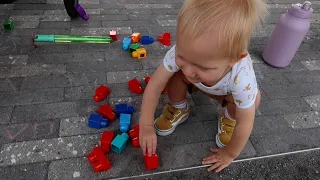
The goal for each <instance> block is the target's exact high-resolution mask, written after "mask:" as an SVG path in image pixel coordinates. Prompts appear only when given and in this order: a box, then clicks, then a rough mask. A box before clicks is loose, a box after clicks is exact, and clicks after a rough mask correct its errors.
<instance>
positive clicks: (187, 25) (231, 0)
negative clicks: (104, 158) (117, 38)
mask: <svg viewBox="0 0 320 180" xmlns="http://www.w3.org/2000/svg"><path fill="white" fill-rule="evenodd" d="M266 13H267V6H266V4H265V2H264V1H263V0H185V2H184V4H183V6H182V8H181V10H180V12H179V15H178V24H177V36H176V44H175V45H174V46H173V47H172V48H171V49H170V50H169V51H168V52H167V54H166V55H165V57H164V60H163V63H161V65H160V66H159V67H158V68H157V70H156V71H155V72H154V74H153V75H152V77H151V80H150V81H149V83H148V85H147V87H146V89H145V92H144V94H143V99H142V107H141V117H140V121H139V124H140V145H141V148H142V150H143V153H144V154H146V152H148V155H149V156H150V155H151V154H153V153H155V152H156V145H157V135H156V134H158V135H160V136H167V135H169V134H171V133H172V132H174V130H175V128H177V126H178V125H179V124H181V123H182V122H184V121H185V120H186V119H187V118H188V116H189V114H190V107H189V106H188V104H187V101H186V94H187V92H189V93H192V92H194V91H197V90H200V91H202V92H203V93H205V94H206V95H207V96H208V97H210V98H214V99H216V100H218V102H219V103H220V104H221V105H222V107H224V111H223V112H222V113H221V114H220V115H219V119H218V133H217V134H216V137H215V139H216V144H217V146H218V147H219V148H211V149H210V150H211V151H212V152H213V155H211V156H209V157H206V158H204V159H203V160H202V163H203V164H212V166H211V167H210V168H209V169H208V171H211V170H213V169H216V172H219V171H221V170H222V169H223V168H225V167H227V166H228V165H230V164H231V162H232V161H233V160H234V159H235V158H236V157H237V156H238V155H239V154H240V152H241V151H242V149H243V148H244V146H245V144H246V143H247V141H248V138H249V136H250V134H251V131H252V128H253V122H254V118H255V110H256V109H257V107H258V105H259V103H260V91H259V89H258V87H257V81H256V77H255V73H254V69H253V66H252V61H251V58H250V55H249V53H248V51H247V48H248V44H249V41H250V36H251V35H252V32H253V30H254V28H255V26H256V25H257V24H258V23H260V22H261V20H263V18H264V16H265V15H266ZM165 86H166V87H167V93H168V97H169V100H170V104H167V105H166V106H165V107H164V109H163V113H162V115H161V116H160V117H158V118H157V119H156V120H155V121H154V113H155V110H156V107H157V105H158V102H159V97H160V95H161V91H162V90H163V88H164V87H165ZM190 133H192V132H190Z"/></svg>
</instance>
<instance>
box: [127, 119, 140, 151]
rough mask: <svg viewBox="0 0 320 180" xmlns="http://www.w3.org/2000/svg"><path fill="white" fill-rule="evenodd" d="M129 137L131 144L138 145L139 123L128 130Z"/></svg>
mask: <svg viewBox="0 0 320 180" xmlns="http://www.w3.org/2000/svg"><path fill="white" fill-rule="evenodd" d="M129 137H130V139H131V142H132V145H133V146H134V147H139V146H140V142H139V124H136V125H135V126H133V128H132V129H131V130H130V131H129Z"/></svg>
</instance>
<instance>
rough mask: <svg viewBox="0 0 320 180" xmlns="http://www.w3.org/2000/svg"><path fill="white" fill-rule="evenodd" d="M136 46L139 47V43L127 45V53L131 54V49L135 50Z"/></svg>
mask: <svg viewBox="0 0 320 180" xmlns="http://www.w3.org/2000/svg"><path fill="white" fill-rule="evenodd" d="M138 48H140V44H137V43H136V44H131V45H130V47H129V53H130V54H132V52H133V51H135V50H137V49H138Z"/></svg>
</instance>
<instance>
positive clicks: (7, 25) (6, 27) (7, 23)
mask: <svg viewBox="0 0 320 180" xmlns="http://www.w3.org/2000/svg"><path fill="white" fill-rule="evenodd" d="M2 26H3V30H4V31H12V30H13V29H14V25H13V22H12V21H11V20H6V21H4V22H3V24H2Z"/></svg>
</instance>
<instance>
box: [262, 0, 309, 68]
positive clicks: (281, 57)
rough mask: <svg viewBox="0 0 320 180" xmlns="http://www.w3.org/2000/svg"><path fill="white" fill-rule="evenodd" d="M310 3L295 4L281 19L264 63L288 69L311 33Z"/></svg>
mask: <svg viewBox="0 0 320 180" xmlns="http://www.w3.org/2000/svg"><path fill="white" fill-rule="evenodd" d="M310 5H311V3H310V2H309V1H306V2H304V4H295V5H292V6H291V7H290V9H289V10H288V11H287V12H286V13H285V14H283V15H282V16H281V17H280V20H279V22H278V24H277V26H276V28H275V29H274V32H273V34H272V36H271V38H270V40H269V42H268V45H267V47H266V49H265V50H264V52H263V58H264V61H265V62H266V63H268V64H270V65H271V66H274V67H286V66H288V65H289V64H290V62H291V60H292V58H293V57H294V56H295V54H296V52H297V50H298V48H299V46H300V44H301V43H302V41H303V39H304V37H305V36H306V34H307V33H308V31H309V28H310V23H311V15H312V11H313V10H312V8H311V7H310Z"/></svg>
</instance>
